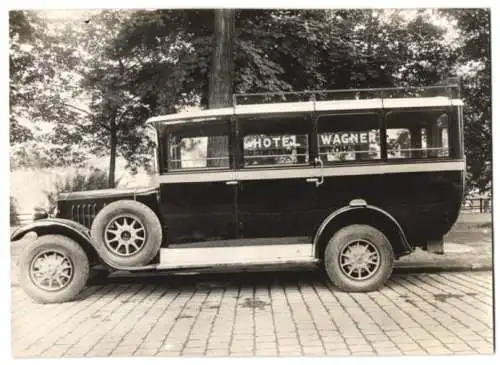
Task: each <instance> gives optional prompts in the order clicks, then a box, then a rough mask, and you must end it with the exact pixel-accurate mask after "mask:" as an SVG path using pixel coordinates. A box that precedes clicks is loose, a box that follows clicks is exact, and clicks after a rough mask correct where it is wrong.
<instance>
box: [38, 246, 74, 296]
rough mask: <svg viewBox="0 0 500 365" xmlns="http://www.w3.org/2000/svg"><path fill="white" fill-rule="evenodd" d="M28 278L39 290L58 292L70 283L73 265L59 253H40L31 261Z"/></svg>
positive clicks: (51, 251) (66, 257)
mask: <svg viewBox="0 0 500 365" xmlns="http://www.w3.org/2000/svg"><path fill="white" fill-rule="evenodd" d="M30 277H31V280H32V282H33V283H34V284H35V285H36V286H38V287H39V288H40V289H43V290H46V291H56V290H60V289H63V288H64V287H66V286H67V285H68V284H69V283H70V282H71V279H72V277H73V263H72V262H71V260H70V259H69V257H68V256H66V255H65V254H64V253H62V252H60V251H53V250H47V251H42V252H41V253H39V254H38V255H37V256H35V258H34V259H33V260H32V261H31V267H30Z"/></svg>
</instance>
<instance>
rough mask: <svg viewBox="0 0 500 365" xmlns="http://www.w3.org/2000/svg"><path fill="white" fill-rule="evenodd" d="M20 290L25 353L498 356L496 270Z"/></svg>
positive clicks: (16, 349)
mask: <svg viewBox="0 0 500 365" xmlns="http://www.w3.org/2000/svg"><path fill="white" fill-rule="evenodd" d="M11 294H12V350H13V355H14V356H15V357H39V356H41V357H60V356H71V357H75V356H179V355H182V356H228V355H230V356H276V355H279V356H300V355H305V356H325V355H327V356H346V355H426V354H477V353H492V352H493V345H492V343H493V329H492V328H493V313H492V312H493V310H492V273H491V271H484V272H466V273H440V274H435V273H434V274H395V275H393V277H392V279H391V280H390V282H389V284H388V285H387V287H385V288H384V289H382V290H380V291H378V292H373V293H350V294H348V293H342V292H339V291H336V290H335V289H333V288H331V287H330V285H329V284H328V282H327V281H326V280H325V278H324V276H323V274H321V273H318V272H294V273H290V272H278V273H253V274H250V273H241V274H236V275H234V274H233V275H228V274H212V275H206V274H205V275H199V276H169V277H164V276H160V277H159V276H156V277H154V278H151V277H149V278H147V277H137V278H134V279H133V280H131V279H127V278H112V279H110V280H108V281H106V282H99V283H96V284H94V285H90V286H89V287H88V288H87V289H86V290H85V291H84V292H83V293H82V296H81V298H79V300H78V301H75V302H72V303H63V304H52V305H40V304H35V303H34V302H32V301H31V300H30V299H29V298H28V297H27V296H26V295H25V294H24V293H23V291H22V290H21V288H19V287H18V286H17V285H13V287H12V291H11Z"/></svg>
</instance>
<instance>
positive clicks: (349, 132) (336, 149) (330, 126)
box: [318, 113, 381, 163]
mask: <svg viewBox="0 0 500 365" xmlns="http://www.w3.org/2000/svg"><path fill="white" fill-rule="evenodd" d="M378 118H379V117H378V115H377V114H374V113H363V114H361V113H359V114H333V115H322V116H320V117H319V119H318V148H319V156H320V158H321V160H322V161H323V162H325V163H333V162H337V161H365V160H378V159H380V158H381V157H380V156H381V155H380V131H379V127H378V125H379V119H378Z"/></svg>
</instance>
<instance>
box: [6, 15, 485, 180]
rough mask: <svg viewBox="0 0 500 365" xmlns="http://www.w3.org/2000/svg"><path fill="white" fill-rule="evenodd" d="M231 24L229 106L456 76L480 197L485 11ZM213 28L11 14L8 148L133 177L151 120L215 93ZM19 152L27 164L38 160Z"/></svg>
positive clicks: (188, 18) (245, 19)
mask: <svg viewBox="0 0 500 365" xmlns="http://www.w3.org/2000/svg"><path fill="white" fill-rule="evenodd" d="M231 13H232V19H233V22H232V26H231V27H229V28H228V29H233V30H232V31H231V32H232V33H233V34H232V37H231V39H232V40H231V41H230V43H231V47H232V52H230V53H229V54H230V56H231V57H232V61H231V62H230V63H229V64H232V67H231V71H230V72H227V70H226V71H224V74H225V75H227V74H228V73H229V74H230V75H231V76H232V78H231V80H230V81H226V82H229V83H230V84H231V87H230V91H231V92H234V93H254V92H267V91H270V92H277V93H280V92H283V91H291V90H294V91H300V90H311V89H347V88H363V87H387V86H424V85H430V84H434V83H436V82H438V81H439V80H441V79H443V78H445V77H446V76H449V75H450V74H451V75H453V74H457V75H461V76H463V80H464V87H463V91H464V98H465V103H466V107H465V138H466V152H467V159H468V171H469V174H468V181H469V185H470V186H471V187H477V188H479V189H487V188H488V186H489V182H490V181H491V164H490V163H488V162H489V161H491V143H486V144H485V143H484V141H485V140H486V141H490V140H491V102H490V94H491V61H490V49H489V40H490V33H489V27H490V19H489V11H488V10H482V9H447V10H441V11H437V10H412V11H405V10H388V9H385V10H361V9H348V10H341V9H336V10H288V9H272V10H250V9H244V10H235V11H234V12H233V11H231ZM216 14H217V11H215V10H212V9H179V10H171V9H170V10H168V9H164V10H147V11H146V10H139V11H110V10H103V11H94V12H93V13H92V15H91V16H90V17H89V19H88V21H87V22H83V21H81V22H78V23H75V24H73V23H68V22H66V23H64V24H60V25H59V26H58V27H54V26H52V27H48V26H47V24H45V23H44V22H43V21H42V20H41V19H40V17H37V16H36V14H34V13H30V12H11V16H10V18H11V19H10V29H9V33H10V39H11V45H10V64H11V121H10V125H11V142H12V143H15V144H18V145H19V143H22V142H23V141H28V142H32V141H33V140H36V141H35V142H36V143H38V146H41V145H46V146H51V147H50V148H51V149H49V150H48V152H47V153H46V154H44V152H43V150H41V152H39V155H40V156H39V157H36V156H35V157H33V158H34V159H41V160H44V159H45V160H47V164H49V163H50V161H49V160H48V159H46V158H45V157H43V156H44V155H54V156H56V159H55V160H56V161H62V162H60V163H61V164H65V163H71V161H73V163H83V161H84V160H85V154H84V153H77V152H76V151H75V150H74V147H75V146H78V147H79V148H80V149H84V150H85V151H86V152H88V153H93V154H102V155H111V158H110V169H109V170H110V177H109V183H110V185H112V183H113V181H114V176H113V171H114V159H115V158H116V156H122V157H125V158H126V159H127V160H128V161H129V167H130V168H132V169H134V168H136V167H137V166H139V165H142V164H145V163H146V164H147V163H148V161H149V160H150V157H149V156H150V155H149V148H150V147H151V141H150V140H148V139H147V138H144V137H143V136H144V135H145V134H144V130H143V128H144V127H143V122H144V120H145V119H146V118H147V117H149V116H151V115H153V114H165V113H173V112H177V111H179V110H181V109H183V108H186V107H190V106H200V107H202V108H206V107H208V106H209V104H210V103H209V99H210V92H209V89H210V88H211V80H212V81H213V80H214V78H215V77H216V76H217V75H214V50H216V49H217V47H214V42H215V44H217V42H218V40H219V38H217V37H220V36H221V35H220V34H219V35H217V34H218V33H217V27H216V26H215V25H216V24H219V22H218V21H216V20H215V19H216ZM443 17H446V18H448V19H449V20H450V21H451V22H450V23H449V24H451V30H452V32H456V33H457V37H455V38H454V39H453V41H450V37H449V31H450V27H448V28H447V27H445V25H446V24H445V23H444V22H442V21H436V19H438V20H439V19H443ZM224 32H225V31H224ZM224 32H223V33H222V35H224ZM26 45H28V48H26ZM30 47H31V48H30ZM212 89H213V86H212ZM76 101H78V102H76ZM248 101H249V102H251V101H253V102H256V101H261V100H248ZM68 104H70V105H71V106H72V107H68ZM78 109H83V110H85V111H84V112H81V111H80V112H78ZM23 119H24V120H28V121H32V122H34V124H36V123H37V122H38V121H47V122H50V123H51V125H52V126H53V131H51V132H50V133H46V134H44V135H43V136H42V137H36V136H34V135H33V134H32V131H31V130H27V129H25V128H24V127H23V124H22V123H20V121H22V120H23ZM36 143H31V144H30V146H34V145H36ZM19 150H21V151H17V152H16V153H17V156H18V158H19V159H21V160H22V156H24V158H25V159H26V160H27V161H28V160H29V157H30V156H32V154H31V153H27V152H26V151H27V150H26V148H24V150H22V149H19ZM23 153H24V154H23Z"/></svg>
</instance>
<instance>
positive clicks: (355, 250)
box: [324, 225, 394, 292]
mask: <svg viewBox="0 0 500 365" xmlns="http://www.w3.org/2000/svg"><path fill="white" fill-rule="evenodd" d="M324 259H325V260H324V261H325V268H326V272H327V274H328V277H329V278H330V280H331V281H332V282H333V284H334V285H335V286H337V287H338V288H339V289H341V290H344V291H360V292H364V291H372V290H376V289H378V288H380V287H381V286H383V285H384V284H385V282H386V281H387V279H388V278H389V277H390V275H391V273H392V268H393V264H394V253H393V250H392V246H391V244H390V242H389V240H388V239H387V237H386V236H385V235H384V234H383V233H382V232H380V231H379V230H377V229H375V228H374V227H371V226H367V225H350V226H347V227H344V228H342V229H340V230H339V231H338V232H336V233H335V234H334V235H333V237H332V238H331V239H330V241H329V242H328V244H327V246H326V249H325V257H324Z"/></svg>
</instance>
